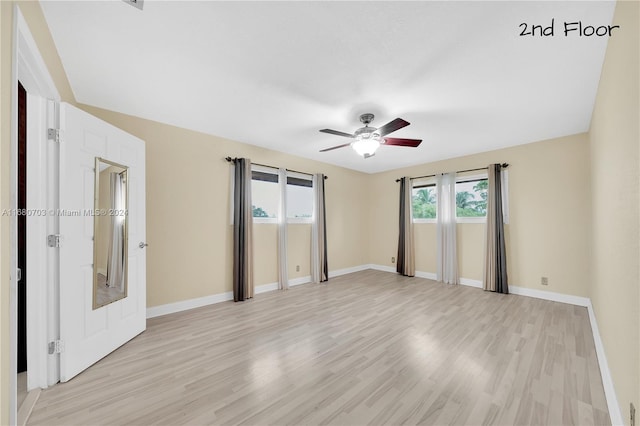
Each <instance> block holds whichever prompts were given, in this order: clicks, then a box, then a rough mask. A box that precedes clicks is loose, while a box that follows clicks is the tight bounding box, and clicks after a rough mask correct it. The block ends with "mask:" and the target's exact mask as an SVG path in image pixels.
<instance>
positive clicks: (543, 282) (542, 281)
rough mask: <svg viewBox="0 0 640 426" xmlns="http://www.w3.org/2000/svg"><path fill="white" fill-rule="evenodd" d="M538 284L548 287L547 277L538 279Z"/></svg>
mask: <svg viewBox="0 0 640 426" xmlns="http://www.w3.org/2000/svg"><path fill="white" fill-rule="evenodd" d="M540 284H542V285H549V278H547V277H542V278H540Z"/></svg>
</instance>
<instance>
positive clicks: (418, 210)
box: [411, 184, 437, 219]
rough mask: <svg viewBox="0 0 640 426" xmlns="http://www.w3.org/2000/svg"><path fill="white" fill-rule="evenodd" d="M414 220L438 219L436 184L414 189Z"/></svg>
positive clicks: (412, 196)
mask: <svg viewBox="0 0 640 426" xmlns="http://www.w3.org/2000/svg"><path fill="white" fill-rule="evenodd" d="M411 200H412V204H413V205H412V207H413V218H414V219H435V218H436V212H437V210H436V186H435V184H431V185H425V186H419V187H414V188H413V190H412V192H411Z"/></svg>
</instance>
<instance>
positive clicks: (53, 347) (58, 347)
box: [49, 340, 64, 355]
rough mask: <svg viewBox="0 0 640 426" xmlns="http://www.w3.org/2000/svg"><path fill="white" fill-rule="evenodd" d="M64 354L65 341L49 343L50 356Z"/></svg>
mask: <svg viewBox="0 0 640 426" xmlns="http://www.w3.org/2000/svg"><path fill="white" fill-rule="evenodd" d="M62 352H64V341H62V340H54V341H53V342H49V355H53V354H60V353H62Z"/></svg>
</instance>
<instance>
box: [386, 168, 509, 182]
mask: <svg viewBox="0 0 640 426" xmlns="http://www.w3.org/2000/svg"><path fill="white" fill-rule="evenodd" d="M500 165H501V166H502V168H503V169H506V168H507V167H509V164H507V163H502V164H500ZM487 169H488V167H480V168H477V169H468V170H458V171H456V173H466V172H477V171H478V170H487ZM434 176H436V175H425V176H416V177H412V178H409V180H414V179H423V178H428V177H434ZM396 182H400V179H396Z"/></svg>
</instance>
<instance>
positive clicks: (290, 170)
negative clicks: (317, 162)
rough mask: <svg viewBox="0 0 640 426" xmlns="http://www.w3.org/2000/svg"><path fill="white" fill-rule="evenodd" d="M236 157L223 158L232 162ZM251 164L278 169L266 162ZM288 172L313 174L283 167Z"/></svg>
mask: <svg viewBox="0 0 640 426" xmlns="http://www.w3.org/2000/svg"><path fill="white" fill-rule="evenodd" d="M237 158H238V157H234V158H231V157H226V158H225V160H227V161H228V162H230V163H231V162H232V161H233V160H235V159H237ZM251 164H255V165H256V166H262V167H269V168H270V169H278V168H279V167H275V166H270V165H268V164H260V163H251ZM285 170H286V171H288V172H294V173H302V174H303V175H309V176H313V173H307V172H301V171H299V170H293V169H285ZM324 178H325V179H329V176H325V177H324Z"/></svg>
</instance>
